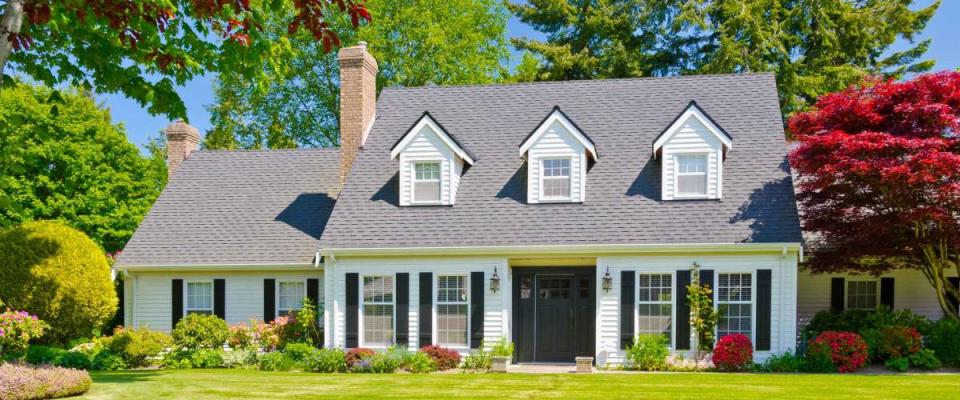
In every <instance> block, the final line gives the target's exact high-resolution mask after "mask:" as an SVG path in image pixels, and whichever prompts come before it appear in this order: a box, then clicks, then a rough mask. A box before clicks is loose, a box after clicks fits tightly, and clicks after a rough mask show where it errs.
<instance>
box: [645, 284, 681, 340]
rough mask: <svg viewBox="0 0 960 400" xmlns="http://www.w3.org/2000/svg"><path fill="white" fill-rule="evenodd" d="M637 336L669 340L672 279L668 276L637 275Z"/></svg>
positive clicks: (671, 314) (671, 310) (671, 319)
mask: <svg viewBox="0 0 960 400" xmlns="http://www.w3.org/2000/svg"><path fill="white" fill-rule="evenodd" d="M637 282H638V292H639V296H638V301H639V303H640V304H638V305H637V316H638V321H637V322H638V324H637V328H638V329H637V334H638V335H665V336H666V337H667V338H668V340H670V339H671V336H672V335H671V332H672V327H671V324H672V322H673V305H672V304H671V299H672V293H673V278H672V276H671V275H670V274H638V275H637Z"/></svg>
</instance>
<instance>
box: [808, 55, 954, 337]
mask: <svg viewBox="0 0 960 400" xmlns="http://www.w3.org/2000/svg"><path fill="white" fill-rule="evenodd" d="M790 130H791V131H792V132H794V135H795V137H796V139H797V140H798V147H797V148H796V149H795V150H794V151H793V152H792V153H791V154H790V164H791V166H792V167H793V168H794V170H795V171H796V175H797V181H798V183H797V187H798V189H799V193H798V195H797V197H798V201H799V203H800V208H801V211H802V215H803V228H804V230H807V231H810V232H813V233H815V234H816V235H815V236H816V237H817V238H818V239H817V240H816V241H815V242H814V243H813V245H814V247H815V249H816V250H815V251H814V253H813V256H812V258H811V259H810V261H809V262H808V263H807V266H808V267H809V268H810V269H811V270H813V271H814V272H835V271H847V270H851V269H852V270H854V271H863V272H869V273H874V274H880V273H883V272H885V271H888V270H891V269H900V268H908V269H916V270H919V271H921V272H922V273H923V275H924V276H925V277H926V278H927V281H928V282H930V285H931V286H932V287H933V288H934V290H935V292H936V294H937V299H938V300H939V303H940V307H941V308H942V309H943V311H944V314H945V315H946V316H948V317H951V318H954V319H957V318H960V317H958V314H957V302H960V290H958V289H957V288H956V287H954V286H952V285H951V284H950V283H949V282H948V280H947V277H948V276H949V271H954V273H955V274H960V72H941V73H937V74H929V75H922V76H919V77H917V78H916V79H913V80H911V81H906V82H893V81H879V82H877V81H874V82H868V83H867V84H866V85H865V86H862V87H855V88H850V89H847V90H844V91H842V92H839V93H835V94H829V95H826V96H823V97H821V98H820V100H819V101H817V103H816V105H815V106H814V108H813V110H811V111H809V112H804V113H800V114H798V115H796V116H795V117H793V118H792V119H791V120H790ZM951 299H952V301H951Z"/></svg>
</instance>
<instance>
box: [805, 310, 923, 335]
mask: <svg viewBox="0 0 960 400" xmlns="http://www.w3.org/2000/svg"><path fill="white" fill-rule="evenodd" d="M896 325H899V326H906V327H908V328H916V329H917V330H918V331H920V332H921V333H923V332H926V331H927V330H928V329H929V328H930V321H929V320H928V319H927V318H926V317H924V316H922V315H919V314H915V313H913V312H912V311H910V310H897V311H892V310H890V308H889V307H884V306H882V307H879V308H877V309H876V310H872V311H864V310H846V311H842V312H833V311H821V312H818V313H817V314H816V315H814V317H813V319H812V320H810V323H809V324H807V326H806V327H804V328H803V335H804V337H806V338H815V337H817V336H818V335H820V333H822V332H827V331H834V332H856V333H859V334H861V335H863V334H864V333H865V332H866V331H867V330H870V329H881V328H885V327H888V326H896Z"/></svg>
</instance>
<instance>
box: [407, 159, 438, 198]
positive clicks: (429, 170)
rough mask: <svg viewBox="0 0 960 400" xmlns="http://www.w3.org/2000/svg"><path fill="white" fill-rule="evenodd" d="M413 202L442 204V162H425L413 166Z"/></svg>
mask: <svg viewBox="0 0 960 400" xmlns="http://www.w3.org/2000/svg"><path fill="white" fill-rule="evenodd" d="M413 175H414V176H413V202H414V203H439V202H440V162H439V161H424V162H416V163H414V164H413Z"/></svg>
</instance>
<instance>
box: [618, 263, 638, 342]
mask: <svg viewBox="0 0 960 400" xmlns="http://www.w3.org/2000/svg"><path fill="white" fill-rule="evenodd" d="M635 282H636V273H635V272H633V271H620V348H621V349H625V348H627V347H629V346H631V345H632V344H633V334H634V333H635V332H634V331H633V315H634V307H635V305H634V304H635V303H636V299H637V297H636V294H635V293H634V287H635V286H636V285H634V283H635Z"/></svg>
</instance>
